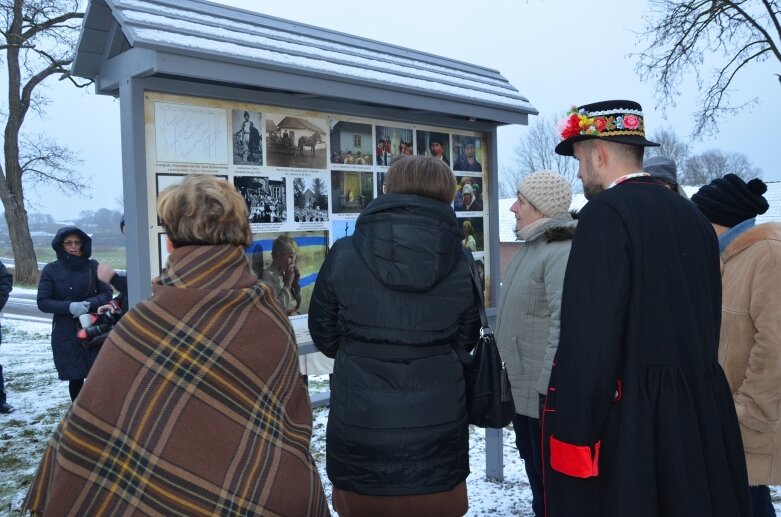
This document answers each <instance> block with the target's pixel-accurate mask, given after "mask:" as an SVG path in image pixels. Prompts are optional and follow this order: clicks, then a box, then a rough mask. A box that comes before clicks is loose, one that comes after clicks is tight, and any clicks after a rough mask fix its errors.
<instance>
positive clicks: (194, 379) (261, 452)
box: [21, 175, 328, 516]
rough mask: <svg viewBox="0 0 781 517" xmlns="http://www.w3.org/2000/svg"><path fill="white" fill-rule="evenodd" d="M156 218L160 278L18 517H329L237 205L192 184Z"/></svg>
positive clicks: (233, 198) (294, 386) (272, 307)
mask: <svg viewBox="0 0 781 517" xmlns="http://www.w3.org/2000/svg"><path fill="white" fill-rule="evenodd" d="M157 211H158V214H159V215H160V219H161V220H162V221H163V226H164V227H165V229H166V236H167V241H168V251H169V253H170V255H169V257H168V267H167V268H166V269H165V271H164V272H163V273H162V274H161V275H160V276H159V277H158V278H156V279H154V280H153V282H152V297H151V298H149V299H148V300H144V301H142V302H140V303H138V304H136V305H135V306H134V307H133V308H131V309H130V311H129V312H128V313H127V314H126V315H125V316H124V317H123V318H122V319H121V320H120V322H119V323H118V324H117V326H116V327H114V329H113V330H112V331H111V333H110V334H109V337H108V339H107V340H106V342H105V343H104V344H103V348H102V350H101V352H100V355H99V356H98V360H97V362H96V363H95V365H94V367H93V368H92V371H91V373H90V377H89V382H87V383H86V384H85V385H84V389H83V390H82V391H81V393H80V394H79V397H78V398H77V399H76V401H75V402H74V404H73V405H72V406H71V408H70V409H69V411H68V413H67V414H66V415H65V417H64V418H63V420H62V422H61V423H60V426H59V428H58V429H57V431H56V432H55V434H54V437H53V438H52V440H51V441H50V442H49V445H48V447H47V449H46V450H45V451H44V455H43V459H42V460H41V464H40V467H39V468H38V472H37V474H36V476H35V478H34V479H33V481H32V483H31V484H30V490H29V492H28V494H27V498H26V499H25V501H24V503H23V504H22V509H21V510H22V514H25V513H26V512H28V511H29V512H31V513H33V514H40V515H43V516H46V515H66V514H67V515H104V514H112V515H166V516H168V515H187V516H209V515H285V516H288V515H290V516H293V515H306V516H325V515H328V504H327V502H326V499H325V494H324V492H323V487H322V484H321V482H320V476H319V474H318V472H317V468H316V466H315V464H314V459H313V458H312V455H311V454H310V452H309V442H310V438H311V434H312V409H311V406H310V403H309V397H308V395H307V393H306V389H305V388H304V385H303V384H302V382H301V380H300V378H299V376H298V354H297V351H296V344H295V337H294V333H293V329H292V327H291V326H290V322H289V320H288V318H287V314H286V313H285V312H283V311H282V309H281V308H280V307H279V305H278V304H277V302H276V301H275V300H274V298H273V295H272V293H271V291H270V290H269V289H268V287H267V286H266V285H265V284H263V283H261V282H260V281H259V280H258V278H257V276H256V275H255V274H254V273H253V272H252V271H251V270H250V266H249V262H248V261H247V257H246V254H245V252H244V250H245V249H246V247H247V246H249V244H250V243H251V242H252V233H251V232H250V229H249V223H248V218H247V204H246V202H245V201H244V198H242V197H241V195H240V194H239V193H238V192H236V190H235V189H234V187H233V185H232V184H230V183H228V182H227V181H225V180H222V179H218V178H216V177H214V176H199V175H190V176H187V177H185V178H184V180H182V182H181V183H179V184H177V185H172V186H170V187H168V188H166V189H165V190H164V191H163V192H161V193H160V195H159V196H158V201H157Z"/></svg>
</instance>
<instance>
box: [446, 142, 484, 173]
mask: <svg viewBox="0 0 781 517" xmlns="http://www.w3.org/2000/svg"><path fill="white" fill-rule="evenodd" d="M453 156H454V157H455V160H454V161H453V170H454V171H468V172H483V162H485V146H483V142H482V140H481V139H480V138H478V137H476V136H464V135H453Z"/></svg>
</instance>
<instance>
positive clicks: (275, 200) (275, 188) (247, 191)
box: [233, 176, 287, 223]
mask: <svg viewBox="0 0 781 517" xmlns="http://www.w3.org/2000/svg"><path fill="white" fill-rule="evenodd" d="M233 185H234V186H235V187H236V190H238V191H239V193H240V194H241V195H242V196H243V197H244V200H245V201H246V202H247V209H248V210H249V222H250V223H284V222H285V221H286V220H287V204H286V200H287V189H286V188H285V181H284V180H278V181H274V180H270V179H269V178H268V177H266V176H234V178H233Z"/></svg>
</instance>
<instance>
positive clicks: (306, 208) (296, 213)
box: [293, 177, 328, 223]
mask: <svg viewBox="0 0 781 517" xmlns="http://www.w3.org/2000/svg"><path fill="white" fill-rule="evenodd" d="M293 205H294V206H293V221H295V222H297V223H312V222H325V221H328V185H327V184H326V182H325V180H323V179H322V178H320V177H315V178H294V179H293Z"/></svg>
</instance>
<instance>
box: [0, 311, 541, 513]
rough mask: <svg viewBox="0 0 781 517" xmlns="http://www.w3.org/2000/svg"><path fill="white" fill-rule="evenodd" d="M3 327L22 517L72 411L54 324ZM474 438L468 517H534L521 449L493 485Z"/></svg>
mask: <svg viewBox="0 0 781 517" xmlns="http://www.w3.org/2000/svg"><path fill="white" fill-rule="evenodd" d="M0 323H2V332H3V343H2V345H0V364H2V365H3V373H4V376H5V379H6V381H5V382H6V386H5V388H6V392H7V393H8V402H9V403H10V404H11V405H13V406H14V407H15V408H16V411H14V412H13V413H11V414H10V415H0V516H3V517H5V516H11V515H18V514H19V507H20V505H21V502H22V500H24V496H25V494H26V493H27V488H28V486H29V484H30V481H31V480H32V477H33V475H35V470H36V468H37V467H38V462H39V461H40V457H41V454H42V452H43V449H44V446H45V445H46V443H47V441H48V440H49V438H50V437H51V435H52V433H53V432H54V429H55V428H56V427H57V425H58V424H59V422H60V419H61V418H62V416H63V414H64V413H65V411H66V410H67V408H68V405H69V404H70V398H69V397H68V385H67V383H66V382H64V381H60V380H58V379H57V373H56V371H55V370H54V363H53V362H52V358H51V347H50V345H49V330H50V329H51V324H49V323H40V322H34V321H22V320H17V319H8V318H2V319H0ZM87 382H89V380H87ZM327 385H328V377H327V376H324V377H312V378H311V379H310V390H311V391H312V392H317V391H322V390H324V389H327ZM327 419H328V408H319V409H316V410H315V412H314V426H313V427H314V432H313V436H312V455H313V456H314V458H315V460H316V461H317V465H318V468H319V470H320V476H321V478H322V480H323V485H324V486H325V491H326V494H327V496H328V500H329V502H330V499H331V484H330V482H329V481H328V476H326V474H325V426H326V421H327ZM470 435H471V440H470V454H469V457H470V463H471V470H472V474H471V475H470V476H469V478H468V479H467V485H468V489H467V490H468V494H469V513H468V514H467V515H494V516H497V515H524V516H531V515H533V513H532V511H531V491H530V489H529V485H528V481H527V479H526V473H525V472H524V471H523V464H522V462H521V460H520V458H519V457H518V455H517V451H516V450H515V447H514V446H512V447H511V446H505V447H504V466H505V468H504V481H503V482H501V483H499V482H492V481H488V480H487V479H486V478H485V442H484V440H483V430H482V429H478V428H472V429H471V430H470ZM504 441H505V444H513V443H514V437H513V433H512V430H510V429H506V430H505V431H504ZM331 511H332V513H333V508H332V509H331ZM334 515H336V514H335V513H334Z"/></svg>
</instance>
